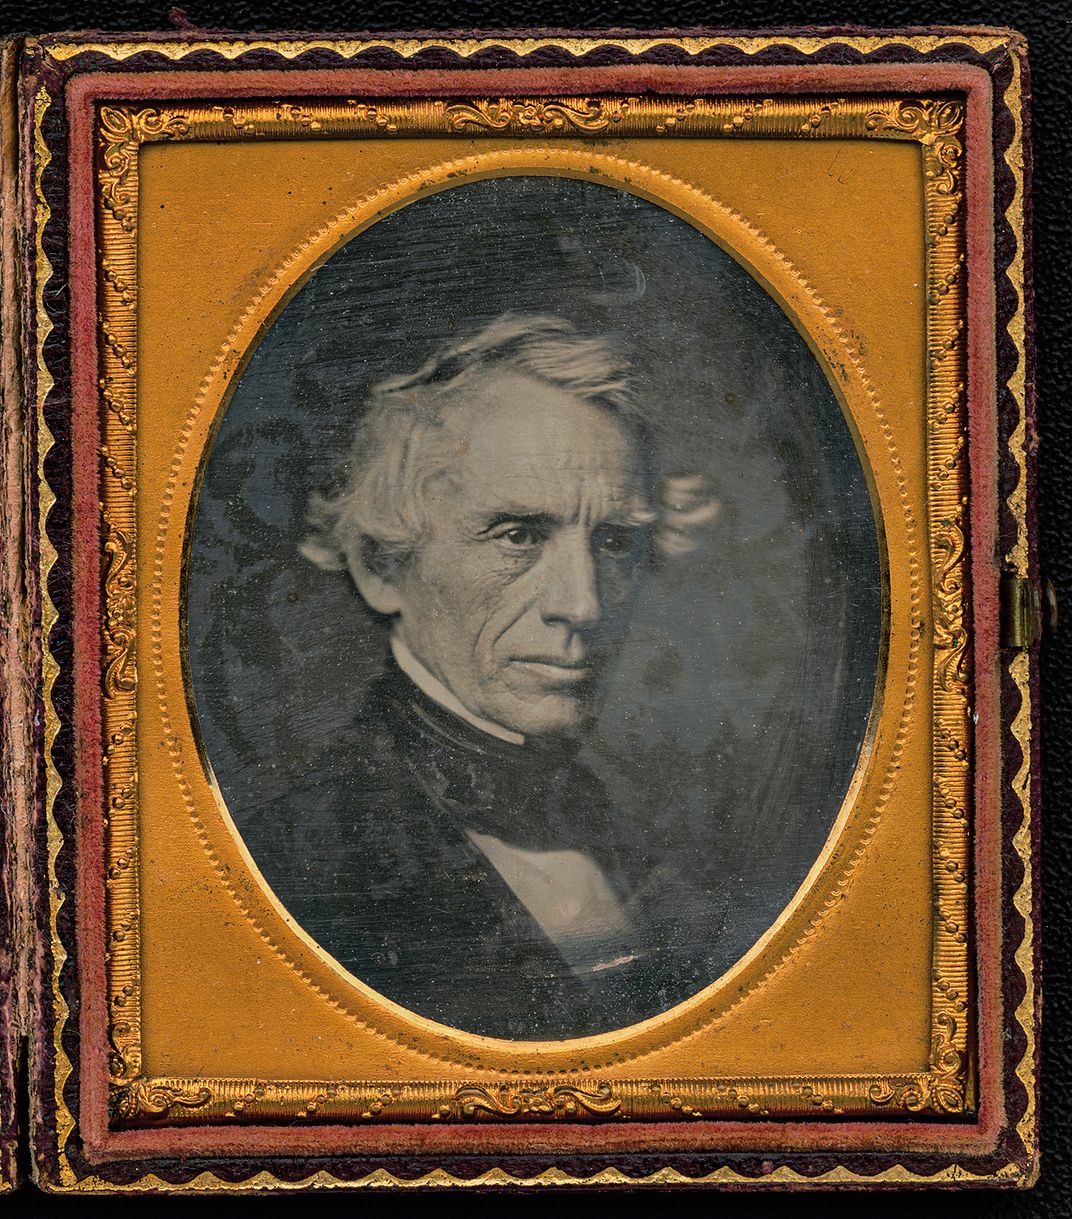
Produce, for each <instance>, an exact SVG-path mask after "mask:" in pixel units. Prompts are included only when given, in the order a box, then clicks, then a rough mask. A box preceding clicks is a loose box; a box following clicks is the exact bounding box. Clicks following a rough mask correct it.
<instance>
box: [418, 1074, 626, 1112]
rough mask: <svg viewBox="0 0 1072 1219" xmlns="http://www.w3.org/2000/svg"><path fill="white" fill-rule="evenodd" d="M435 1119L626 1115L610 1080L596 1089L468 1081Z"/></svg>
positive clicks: (568, 1085)
mask: <svg viewBox="0 0 1072 1219" xmlns="http://www.w3.org/2000/svg"><path fill="white" fill-rule="evenodd" d="M433 1116H434V1117H435V1119H436V1120H439V1121H443V1120H447V1119H450V1118H455V1119H458V1118H468V1119H472V1118H475V1117H480V1116H488V1117H527V1118H562V1117H574V1118H575V1117H584V1116H588V1117H618V1118H624V1116H625V1115H624V1113H623V1112H622V1101H621V1098H620V1097H617V1096H615V1095H614V1092H613V1090H612V1089H611V1086H610V1084H608V1083H601V1084H599V1086H598V1087H597V1088H595V1089H594V1090H586V1089H585V1088H582V1087H580V1086H578V1085H576V1084H543V1083H531V1084H521V1083H514V1084H499V1085H497V1086H496V1085H492V1086H489V1087H484V1086H482V1085H480V1084H465V1085H463V1086H462V1087H461V1088H459V1089H458V1090H457V1091H456V1092H455V1093H454V1096H453V1097H452V1098H451V1100H450V1101H447V1102H445V1103H444V1104H442V1105H440V1106H439V1108H438V1109H437V1110H436V1111H435V1113H434V1115H433Z"/></svg>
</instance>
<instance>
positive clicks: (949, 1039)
mask: <svg viewBox="0 0 1072 1219" xmlns="http://www.w3.org/2000/svg"><path fill="white" fill-rule="evenodd" d="M935 1025H936V1026H937V1027H936V1031H935V1034H934V1040H933V1042H932V1044H931V1056H930V1065H929V1069H928V1071H927V1072H926V1073H925V1074H923V1075H914V1076H911V1077H910V1078H908V1079H906V1080H902V1081H900V1082H896V1083H895V1082H893V1081H891V1080H885V1079H884V1080H881V1081H880V1082H878V1083H875V1084H872V1085H871V1088H870V1090H869V1096H870V1099H871V1101H872V1102H873V1103H874V1104H876V1105H881V1106H889V1107H890V1108H892V1109H906V1110H908V1112H910V1113H937V1114H942V1115H944V1116H947V1117H948V1116H959V1115H960V1114H962V1113H964V1111H965V1109H966V1106H967V1083H968V1079H967V1077H968V1056H967V1054H966V1053H965V1052H964V1051H963V1050H961V1049H958V1047H957V1046H956V1044H955V1038H956V1033H957V1022H956V1020H955V1019H954V1018H953V1017H952V1016H950V1015H949V1014H948V1013H947V1012H940V1013H939V1014H938V1016H937V1017H936V1018H935Z"/></svg>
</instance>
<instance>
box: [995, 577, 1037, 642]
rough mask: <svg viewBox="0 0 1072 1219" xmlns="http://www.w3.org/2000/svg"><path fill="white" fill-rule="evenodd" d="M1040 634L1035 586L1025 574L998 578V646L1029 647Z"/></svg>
mask: <svg viewBox="0 0 1072 1219" xmlns="http://www.w3.org/2000/svg"><path fill="white" fill-rule="evenodd" d="M1041 634H1042V603H1041V600H1040V598H1039V590H1038V586H1037V585H1036V584H1035V582H1034V580H1029V579H1027V577H1025V576H1010V575H1004V576H1002V577H1001V646H1002V647H1005V648H1029V647H1031V646H1032V645H1033V644H1034V643H1036V642H1037V641H1038V637H1039V636H1040V635H1041Z"/></svg>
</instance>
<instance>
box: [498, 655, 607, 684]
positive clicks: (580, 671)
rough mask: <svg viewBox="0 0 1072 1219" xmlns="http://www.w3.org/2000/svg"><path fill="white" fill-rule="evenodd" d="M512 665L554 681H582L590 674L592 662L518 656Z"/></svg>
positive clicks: (588, 660) (551, 657) (556, 657)
mask: <svg viewBox="0 0 1072 1219" xmlns="http://www.w3.org/2000/svg"><path fill="white" fill-rule="evenodd" d="M514 664H519V665H523V666H524V667H525V668H526V669H530V670H531V671H532V672H533V673H536V674H539V675H541V676H544V677H547V678H550V679H552V680H554V681H563V682H574V681H578V682H579V681H583V680H584V678H586V677H587V676H589V674H591V672H592V660H591V658H590V657H586V658H585V659H583V660H565V659H563V658H562V657H560V656H519V657H518V658H517V659H516V660H515V661H514Z"/></svg>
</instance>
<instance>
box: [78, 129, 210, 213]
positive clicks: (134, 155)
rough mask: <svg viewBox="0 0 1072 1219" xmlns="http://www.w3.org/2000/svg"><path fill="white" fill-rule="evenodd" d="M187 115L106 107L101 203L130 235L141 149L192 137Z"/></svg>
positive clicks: (101, 130) (135, 206) (101, 131)
mask: <svg viewBox="0 0 1072 1219" xmlns="http://www.w3.org/2000/svg"><path fill="white" fill-rule="evenodd" d="M189 132H190V124H189V121H188V120H187V118H186V116H185V115H182V114H175V113H170V112H167V111H162V110H157V109H155V108H154V107H144V108H143V109H140V110H132V109H131V108H130V107H128V106H102V107H101V112H100V138H101V143H102V146H103V147H102V151H101V169H100V171H99V177H100V184H101V201H102V202H103V204H104V206H105V207H106V208H107V209H108V211H109V212H111V214H112V215H113V216H114V217H115V219H116V221H117V222H118V223H119V225H120V226H121V227H122V228H123V229H124V230H125V231H126V232H128V233H133V231H134V227H135V225H136V223H137V194H136V190H135V188H134V185H133V183H134V182H135V181H136V167H137V159H138V147H139V145H141V144H144V143H146V142H147V141H148V140H173V139H178V138H181V137H182V136H185V135H188V134H189Z"/></svg>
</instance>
